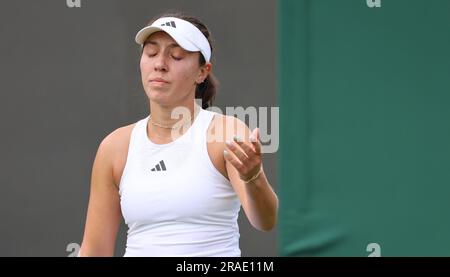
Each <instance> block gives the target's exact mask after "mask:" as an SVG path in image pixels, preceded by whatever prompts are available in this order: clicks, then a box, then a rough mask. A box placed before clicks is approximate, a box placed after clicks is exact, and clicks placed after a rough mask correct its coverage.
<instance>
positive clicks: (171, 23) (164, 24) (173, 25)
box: [161, 21, 177, 28]
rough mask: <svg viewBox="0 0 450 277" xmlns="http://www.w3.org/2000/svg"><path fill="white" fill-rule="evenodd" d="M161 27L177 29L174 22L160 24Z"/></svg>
mask: <svg viewBox="0 0 450 277" xmlns="http://www.w3.org/2000/svg"><path fill="white" fill-rule="evenodd" d="M161 26H169V27H170V26H172V27H174V28H176V27H177V25H175V22H173V21H170V22H166V23H163V24H161Z"/></svg>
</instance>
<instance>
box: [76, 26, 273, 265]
mask: <svg viewBox="0 0 450 277" xmlns="http://www.w3.org/2000/svg"><path fill="white" fill-rule="evenodd" d="M199 55H200V53H199V52H188V51H186V50H184V49H182V48H181V47H179V46H178V45H177V44H176V42H175V41H174V40H173V39H172V38H171V37H170V36H169V35H167V34H166V33H164V32H156V33H154V34H152V35H151V36H150V37H149V38H148V39H147V41H146V44H145V46H144V49H143V53H142V56H141V62H140V68H141V77H142V84H143V87H144V90H145V92H146V95H147V97H148V99H149V103H150V109H151V111H152V112H151V114H152V119H153V120H154V122H158V123H160V124H163V125H167V126H172V125H174V124H175V123H176V122H177V119H172V118H171V116H170V115H171V111H172V110H173V109H174V108H175V107H180V106H182V107H185V108H187V109H188V110H189V111H190V113H191V117H192V118H194V119H195V116H194V115H195V113H194V112H195V105H194V98H195V88H196V86H197V84H199V83H201V82H203V81H204V80H205V79H206V77H207V76H208V74H209V73H210V72H211V69H212V66H211V64H210V63H207V64H205V65H203V66H201V65H200V64H199ZM157 78H160V79H163V80H164V81H161V80H160V81H155V79H157ZM152 80H153V81H152ZM134 126H135V124H131V125H128V126H124V127H121V128H118V129H117V130H115V131H113V132H112V133H111V134H109V135H108V136H107V137H106V138H104V139H103V141H102V142H101V143H100V145H99V148H98V151H97V154H96V157H95V160H94V164H93V167H92V176H91V190H90V198H89V205H88V212H87V218H86V225H85V231H84V236H83V242H82V246H81V250H80V254H79V256H113V255H114V248H115V241H116V236H117V232H118V229H119V226H120V222H121V220H122V214H121V209H120V196H119V193H118V188H119V183H120V178H121V176H122V173H123V169H124V167H125V163H126V158H127V153H128V145H129V141H130V135H131V131H132V129H133V127H134ZM181 134H182V133H181ZM147 135H148V137H149V139H150V140H151V141H152V142H154V143H157V144H165V143H168V142H171V141H173V140H174V139H176V138H173V137H172V136H171V130H170V129H164V128H161V127H158V126H154V125H153V124H151V123H149V124H148V125H147ZM207 149H208V154H209V156H210V159H211V161H212V163H213V164H214V166H215V167H216V169H217V171H218V172H219V173H221V174H222V175H223V176H225V177H226V178H227V179H228V180H230V183H231V185H232V186H233V188H234V190H235V191H236V194H237V195H238V197H239V199H240V201H241V204H242V207H243V210H244V212H245V214H246V216H247V218H248V219H249V222H250V223H251V224H252V226H254V227H255V228H256V229H258V230H261V231H269V230H271V229H272V228H273V227H274V226H275V224H276V221H277V211H278V198H277V196H276V194H275V193H274V191H273V190H272V188H271V186H270V184H269V182H268V180H267V178H266V175H265V174H264V171H263V170H262V155H261V144H260V141H259V130H258V129H255V130H254V131H253V132H250V130H249V129H248V127H247V126H246V124H245V123H243V122H242V121H240V120H239V119H237V118H235V117H230V116H225V115H219V114H217V115H216V116H215V117H214V118H213V120H212V122H211V124H210V126H209V129H208V145H207ZM260 168H261V170H262V171H261V173H260V174H259V176H258V177H257V178H256V179H255V180H253V181H251V182H249V183H245V182H244V181H243V180H248V179H250V178H251V177H252V176H255V174H256V173H258V172H259V170H260Z"/></svg>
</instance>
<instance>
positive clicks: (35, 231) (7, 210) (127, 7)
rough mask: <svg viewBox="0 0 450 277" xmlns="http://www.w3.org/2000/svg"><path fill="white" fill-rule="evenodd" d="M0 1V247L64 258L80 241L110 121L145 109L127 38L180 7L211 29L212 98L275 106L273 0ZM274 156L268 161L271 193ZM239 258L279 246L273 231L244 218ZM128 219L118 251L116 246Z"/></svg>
mask: <svg viewBox="0 0 450 277" xmlns="http://www.w3.org/2000/svg"><path fill="white" fill-rule="evenodd" d="M81 3H82V7H81V8H68V7H67V6H66V1H65V0H44V1H25V0H16V1H12V0H10V1H4V2H2V6H1V9H0V40H1V43H0V61H1V62H0V78H1V79H0V80H1V81H0V99H1V100H0V115H1V116H0V126H1V140H0V153H1V159H0V168H1V174H0V184H1V188H2V192H1V194H0V217H1V223H0V224H1V225H0V256H67V255H68V254H69V252H67V251H66V246H67V245H68V244H69V243H72V242H74V243H81V240H82V235H83V229H84V223H85V217H86V209H87V204H88V197H89V186H90V174H91V167H92V162H93V159H94V157H95V153H96V150H97V147H98V145H99V143H100V141H101V140H102V139H103V138H104V137H105V136H106V135H107V134H109V133H110V132H112V131H113V130H114V129H116V128H118V127H120V126H123V125H126V124H130V123H132V122H136V121H137V120H139V119H141V118H143V117H145V116H146V115H147V114H148V112H149V111H148V105H147V98H146V96H145V93H144V91H143V89H142V87H141V83H140V73H139V48H138V46H137V45H136V44H135V43H134V41H133V38H134V35H135V33H136V32H137V31H138V30H139V28H140V27H142V26H143V25H145V24H146V23H147V21H148V20H150V19H151V18H152V17H153V16H155V15H157V14H159V13H161V12H163V11H167V10H169V9H171V10H181V11H185V12H186V13H189V14H192V15H195V16H198V17H199V18H201V19H202V20H203V21H204V22H205V23H206V24H207V25H208V26H209V28H210V29H211V30H212V33H213V36H214V37H215V73H216V76H217V77H218V78H219V80H220V81H221V89H220V92H219V95H218V98H217V101H216V103H215V105H216V106H218V107H221V108H222V109H224V107H226V106H243V107H247V106H255V107H260V106H264V107H271V106H277V104H276V93H275V89H276V86H275V58H276V57H275V45H276V41H275V38H276V34H275V30H276V26H275V23H276V18H275V16H276V1H258V0H246V1H238V0H228V1H218V0H214V1H212V0H204V1H193V0H190V1H181V0H180V1H164V2H163V1H149V0H147V1H121V0H95V1H93V0H91V1H88V0H82V1H81ZM276 158H277V157H276V154H266V155H265V159H264V165H265V169H266V172H267V176H268V178H269V181H270V182H271V184H272V185H273V186H274V188H275V190H277V184H276V180H277V168H276ZM239 223H240V228H241V249H242V254H243V256H275V255H277V251H276V249H277V246H276V241H275V238H276V232H277V231H276V230H274V231H271V232H269V233H262V232H259V231H257V230H256V229H253V228H252V227H251V226H250V225H249V223H248V221H247V219H246V218H245V216H244V214H241V216H240V220H239ZM125 239H126V226H124V225H123V226H122V228H121V231H120V234H119V236H118V241H117V246H116V255H118V256H121V255H123V252H124V247H125Z"/></svg>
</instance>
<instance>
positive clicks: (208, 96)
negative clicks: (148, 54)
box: [147, 12, 219, 109]
mask: <svg viewBox="0 0 450 277" xmlns="http://www.w3.org/2000/svg"><path fill="white" fill-rule="evenodd" d="M161 17H176V18H179V19H183V20H186V21H188V22H190V23H192V24H193V25H194V26H195V27H197V28H198V29H199V30H200V31H201V32H202V33H203V35H204V36H205V37H206V39H207V40H208V42H209V45H210V47H211V55H212V53H213V47H212V38H211V33H210V32H209V30H208V28H207V27H206V25H205V24H203V23H202V22H201V21H200V20H199V19H198V18H195V17H193V16H189V15H185V14H183V13H179V12H177V13H164V14H161V15H159V16H157V17H155V18H153V19H152V20H151V21H150V22H149V24H148V25H147V26H150V25H152V23H153V22H155V21H156V20H157V19H158V18H161ZM205 63H206V61H205V58H204V57H203V55H201V54H200V55H199V64H200V66H203V65H204V64H205ZM218 86H219V82H218V80H217V78H216V77H215V76H214V74H213V73H212V72H210V73H209V74H208V77H206V79H205V81H204V82H203V83H201V84H198V85H197V88H196V89H195V98H197V99H201V100H202V108H203V109H206V108H209V107H211V106H212V103H213V101H214V99H215V97H216V93H217V89H218Z"/></svg>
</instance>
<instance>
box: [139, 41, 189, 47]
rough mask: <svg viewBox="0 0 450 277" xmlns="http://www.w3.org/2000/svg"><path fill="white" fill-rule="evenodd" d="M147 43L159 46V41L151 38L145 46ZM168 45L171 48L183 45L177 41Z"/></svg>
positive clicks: (145, 43)
mask: <svg viewBox="0 0 450 277" xmlns="http://www.w3.org/2000/svg"><path fill="white" fill-rule="evenodd" d="M147 44H151V45H155V46H159V43H157V42H156V41H153V40H149V41H146V42H144V47H145V45H147ZM168 47H169V48H174V47H181V46H180V45H178V44H177V43H171V44H169V46H168Z"/></svg>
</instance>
